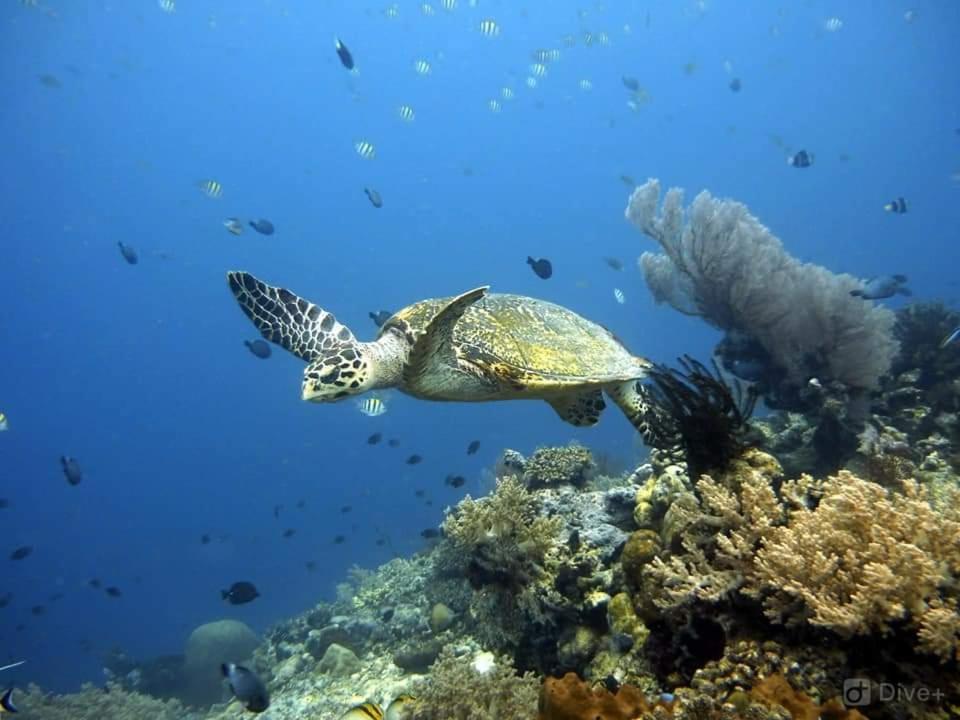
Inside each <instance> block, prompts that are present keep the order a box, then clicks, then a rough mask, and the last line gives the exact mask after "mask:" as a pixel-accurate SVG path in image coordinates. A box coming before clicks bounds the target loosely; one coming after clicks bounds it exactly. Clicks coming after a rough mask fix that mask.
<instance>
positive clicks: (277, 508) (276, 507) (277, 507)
mask: <svg viewBox="0 0 960 720" xmlns="http://www.w3.org/2000/svg"><path fill="white" fill-rule="evenodd" d="M282 507H283V505H274V506H273V517H274V518H275V519H277V520H279V519H280V509H281V508H282Z"/></svg>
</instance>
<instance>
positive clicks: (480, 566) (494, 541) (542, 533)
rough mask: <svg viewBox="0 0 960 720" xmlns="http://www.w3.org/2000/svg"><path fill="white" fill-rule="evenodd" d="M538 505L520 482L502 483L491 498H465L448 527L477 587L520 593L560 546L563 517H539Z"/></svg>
mask: <svg viewBox="0 0 960 720" xmlns="http://www.w3.org/2000/svg"><path fill="white" fill-rule="evenodd" d="M538 506H539V503H538V501H537V499H536V497H534V495H532V494H531V493H530V492H528V491H527V490H526V488H524V486H523V484H522V483H521V482H520V481H519V480H517V479H516V478H515V477H512V476H508V477H505V478H501V479H500V480H499V482H498V483H497V489H496V491H495V492H494V493H493V494H492V495H490V496H489V497H485V498H481V499H479V500H474V499H473V498H471V497H470V496H469V495H468V496H467V497H465V498H464V499H463V500H462V501H461V502H460V504H459V505H458V506H457V508H456V510H455V511H454V512H453V513H452V514H451V515H449V516H447V518H446V520H444V522H443V530H444V533H445V534H446V536H447V538H448V539H449V540H450V542H451V543H452V545H453V547H454V550H455V551H457V552H458V553H461V554H462V556H463V558H464V560H465V561H466V562H467V563H468V567H467V576H468V577H469V578H470V580H471V582H473V583H474V584H475V585H477V586H480V585H486V584H491V583H492V584H496V585H499V586H501V587H505V588H507V589H519V588H520V587H522V586H524V585H527V584H528V583H530V582H531V581H532V580H534V579H536V577H537V575H538V574H539V572H540V570H539V568H540V564H541V563H542V562H543V558H544V556H545V555H546V553H547V551H548V550H549V549H550V548H551V547H553V545H554V544H555V542H556V537H557V533H558V532H559V531H560V527H561V525H562V523H561V521H560V519H559V518H547V517H541V516H539V515H538V512H537V511H538Z"/></svg>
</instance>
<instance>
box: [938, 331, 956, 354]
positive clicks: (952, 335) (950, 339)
mask: <svg viewBox="0 0 960 720" xmlns="http://www.w3.org/2000/svg"><path fill="white" fill-rule="evenodd" d="M957 338H960V327H957V328H954V329H953V331H952V332H951V333H950V334H949V335H947V336H946V337H945V338H944V339H943V341H942V342H941V343H940V349H941V350H943V349H944V348H945V347H947V345H949V344H950V343H952V342H955V341H956V339H957Z"/></svg>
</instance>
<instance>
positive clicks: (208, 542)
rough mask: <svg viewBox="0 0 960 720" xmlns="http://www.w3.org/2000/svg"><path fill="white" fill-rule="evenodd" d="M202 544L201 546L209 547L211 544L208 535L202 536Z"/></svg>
mask: <svg viewBox="0 0 960 720" xmlns="http://www.w3.org/2000/svg"><path fill="white" fill-rule="evenodd" d="M200 544H201V545H209V544H210V536H209V535H207V534H206V533H204V534H203V535H201V536H200Z"/></svg>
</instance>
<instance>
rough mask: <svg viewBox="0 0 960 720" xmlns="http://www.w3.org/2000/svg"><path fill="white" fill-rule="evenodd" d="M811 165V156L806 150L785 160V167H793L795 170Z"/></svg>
mask: <svg viewBox="0 0 960 720" xmlns="http://www.w3.org/2000/svg"><path fill="white" fill-rule="evenodd" d="M812 164H813V154H812V153H808V152H807V151H806V150H801V151H800V152H798V153H796V154H795V155H791V156H790V157H788V158H787V165H793V166H794V167H796V168H807V167H810V166H811V165H812Z"/></svg>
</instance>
